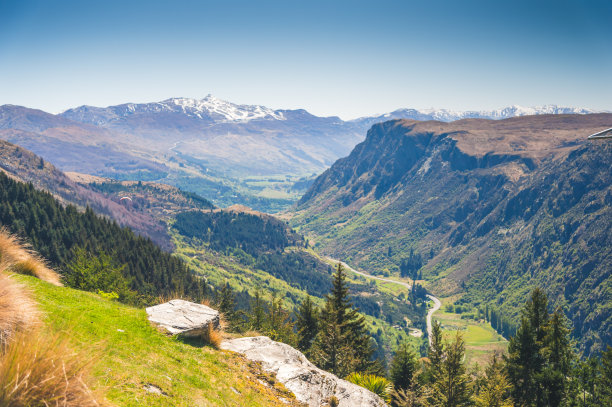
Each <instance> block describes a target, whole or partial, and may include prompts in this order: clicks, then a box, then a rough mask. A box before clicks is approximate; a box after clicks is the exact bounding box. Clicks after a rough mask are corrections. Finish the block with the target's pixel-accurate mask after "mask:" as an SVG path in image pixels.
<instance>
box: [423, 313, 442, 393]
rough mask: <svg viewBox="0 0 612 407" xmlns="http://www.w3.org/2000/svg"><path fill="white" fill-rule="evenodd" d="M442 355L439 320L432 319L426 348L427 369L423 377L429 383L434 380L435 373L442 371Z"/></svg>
mask: <svg viewBox="0 0 612 407" xmlns="http://www.w3.org/2000/svg"><path fill="white" fill-rule="evenodd" d="M443 357H444V341H443V340H442V326H441V325H440V322H438V321H434V322H433V324H432V327H431V338H430V344H429V348H428V350H427V358H428V359H429V363H428V364H427V370H426V372H425V375H424V379H425V381H426V382H427V383H429V384H431V383H433V382H434V381H435V380H436V375H438V374H439V373H440V371H442V359H443Z"/></svg>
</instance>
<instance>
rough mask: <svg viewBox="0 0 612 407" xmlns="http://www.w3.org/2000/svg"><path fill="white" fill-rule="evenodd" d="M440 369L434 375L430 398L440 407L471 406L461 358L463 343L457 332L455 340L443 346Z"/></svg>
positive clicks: (467, 379) (463, 352)
mask: <svg viewBox="0 0 612 407" xmlns="http://www.w3.org/2000/svg"><path fill="white" fill-rule="evenodd" d="M444 347H445V352H444V357H443V359H442V369H441V370H440V373H439V374H436V375H435V381H434V384H433V394H432V398H433V401H434V405H436V406H440V407H461V406H469V405H471V401H470V395H471V388H470V387H471V385H470V381H469V378H468V375H467V373H466V369H465V365H464V364H463V357H464V355H465V342H464V341H463V338H462V337H461V335H460V334H459V333H458V332H457V335H456V336H455V339H454V340H453V341H452V342H450V343H447V344H445V346H444Z"/></svg>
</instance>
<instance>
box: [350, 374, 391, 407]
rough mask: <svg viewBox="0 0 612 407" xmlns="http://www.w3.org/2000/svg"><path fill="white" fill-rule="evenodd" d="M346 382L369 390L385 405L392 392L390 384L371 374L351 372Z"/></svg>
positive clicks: (382, 378) (389, 399)
mask: <svg viewBox="0 0 612 407" xmlns="http://www.w3.org/2000/svg"><path fill="white" fill-rule="evenodd" d="M346 380H348V381H349V382H351V383H354V384H356V385H358V386H361V387H363V388H366V389H368V390H370V391H371V392H372V393H374V394H377V395H378V396H380V397H381V398H382V399H383V400H385V401H386V402H387V403H389V402H390V401H391V390H393V386H392V384H391V382H390V381H389V380H387V379H385V378H384V377H381V376H376V375H373V374H362V373H358V372H353V373H351V374H350V375H348V376H347V377H346Z"/></svg>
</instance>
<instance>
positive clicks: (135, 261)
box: [0, 173, 205, 303]
mask: <svg viewBox="0 0 612 407" xmlns="http://www.w3.org/2000/svg"><path fill="white" fill-rule="evenodd" d="M0 223H1V224H2V225H3V226H5V227H7V228H8V229H9V230H10V231H11V232H12V233H14V234H16V235H18V236H20V237H21V238H23V239H25V240H26V241H27V242H28V243H30V244H31V245H32V248H33V249H34V250H36V251H37V252H38V253H40V254H41V256H43V257H44V258H46V259H47V260H48V261H49V262H50V264H51V266H53V267H54V268H55V269H56V270H57V271H59V272H60V273H61V274H62V275H64V276H65V277H66V280H67V281H68V282H69V283H70V282H71V281H73V279H71V274H73V273H75V270H77V269H78V268H79V267H80V266H82V264H80V265H79V261H82V259H81V260H79V258H78V257H77V253H78V252H79V250H82V251H83V252H82V253H81V256H91V257H92V259H94V258H97V259H98V260H99V261H102V262H106V263H107V264H112V267H111V269H113V270H114V269H117V270H119V271H120V273H121V275H123V276H124V277H125V279H126V281H127V288H128V289H129V290H132V291H134V292H135V293H137V296H132V297H131V298H130V301H138V302H141V303H149V302H151V301H152V300H153V299H154V298H155V297H157V296H159V295H169V294H171V293H180V294H183V295H186V296H190V297H192V298H195V299H200V298H202V297H203V295H204V292H205V284H204V282H203V281H202V280H201V279H199V278H198V277H196V276H195V275H194V274H193V273H192V272H191V271H190V270H189V268H188V267H187V265H186V264H185V263H184V262H183V261H181V260H180V259H178V258H176V257H174V256H172V255H170V254H168V253H166V252H164V251H162V250H161V249H160V248H159V247H158V246H156V245H155V244H154V243H153V242H151V240H149V239H147V238H144V237H141V236H137V235H135V234H134V233H133V232H132V231H131V230H130V229H128V228H122V227H120V226H119V225H117V223H115V222H114V221H111V220H109V219H107V218H104V217H101V216H98V215H96V214H95V213H94V212H93V210H91V209H90V208H87V209H86V210H85V211H84V212H79V211H78V210H77V209H76V208H75V207H74V206H72V205H68V206H62V205H61V204H60V203H59V202H57V201H56V200H55V199H54V198H53V196H52V195H50V194H49V193H46V192H42V191H37V190H36V189H35V188H34V187H33V186H32V185H31V184H24V183H20V182H16V181H14V180H12V179H10V178H8V177H7V176H6V175H5V174H4V173H0ZM83 271H84V269H83V268H81V269H80V272H83ZM90 271H92V272H95V270H93V269H92V270H90ZM90 283H91V281H90V282H88V283H83V284H84V285H87V286H88V287H89V285H88V284H90ZM101 289H104V287H103V288H101ZM125 294H126V295H127V294H128V292H127V291H126V292H125ZM126 299H127V297H126Z"/></svg>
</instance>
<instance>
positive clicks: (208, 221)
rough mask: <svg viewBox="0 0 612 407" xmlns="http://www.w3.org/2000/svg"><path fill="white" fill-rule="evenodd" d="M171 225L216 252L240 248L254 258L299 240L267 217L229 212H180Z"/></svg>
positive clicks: (278, 223)
mask: <svg viewBox="0 0 612 407" xmlns="http://www.w3.org/2000/svg"><path fill="white" fill-rule="evenodd" d="M174 228H175V229H176V230H177V231H178V232H179V233H180V234H181V235H183V236H187V237H190V238H193V237H196V238H198V239H200V240H202V241H204V242H206V243H207V244H208V245H209V247H210V248H211V249H213V250H216V251H225V250H226V249H227V248H240V249H242V250H243V251H244V252H245V253H248V254H250V255H251V256H254V257H257V255H259V254H260V253H262V252H267V251H282V250H283V249H284V248H285V247H287V246H292V245H296V244H299V243H301V244H302V245H303V244H304V242H303V239H302V237H301V236H300V235H298V234H297V233H293V232H291V231H290V230H288V229H289V228H288V226H287V225H286V224H285V223H283V222H281V221H279V220H277V219H274V218H272V217H269V216H257V215H252V214H248V213H237V212H228V211H219V212H202V211H190V212H183V213H180V214H178V215H177V216H176V222H175V223H174Z"/></svg>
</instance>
